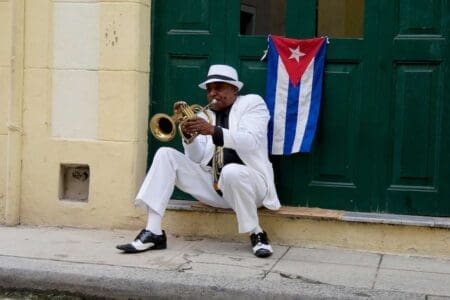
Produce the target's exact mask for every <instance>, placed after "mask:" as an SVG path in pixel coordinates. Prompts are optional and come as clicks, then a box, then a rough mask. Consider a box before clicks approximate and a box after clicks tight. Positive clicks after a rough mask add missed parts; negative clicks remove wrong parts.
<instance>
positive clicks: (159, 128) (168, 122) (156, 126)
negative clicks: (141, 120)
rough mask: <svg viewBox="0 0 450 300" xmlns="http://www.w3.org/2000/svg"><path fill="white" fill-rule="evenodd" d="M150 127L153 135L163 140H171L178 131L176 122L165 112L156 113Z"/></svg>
mask: <svg viewBox="0 0 450 300" xmlns="http://www.w3.org/2000/svg"><path fill="white" fill-rule="evenodd" d="M149 127H150V131H151V132H152V134H153V136H154V137H155V138H156V139H158V140H160V141H161V142H168V141H171V140H172V139H173V138H174V137H175V134H176V132H177V130H176V124H175V122H174V121H173V120H172V118H171V117H170V116H169V115H167V114H163V113H158V114H156V115H154V116H153V117H152V118H151V120H150V124H149Z"/></svg>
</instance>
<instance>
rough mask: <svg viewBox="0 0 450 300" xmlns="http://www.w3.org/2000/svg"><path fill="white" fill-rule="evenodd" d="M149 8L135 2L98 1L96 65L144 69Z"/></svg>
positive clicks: (147, 64) (146, 60)
mask: <svg viewBox="0 0 450 300" xmlns="http://www.w3.org/2000/svg"><path fill="white" fill-rule="evenodd" d="M149 51H150V8H149V7H147V6H145V5H142V4H139V3H136V2H108V3H101V18H100V68H101V69H104V70H136V71H144V72H148V70H149Z"/></svg>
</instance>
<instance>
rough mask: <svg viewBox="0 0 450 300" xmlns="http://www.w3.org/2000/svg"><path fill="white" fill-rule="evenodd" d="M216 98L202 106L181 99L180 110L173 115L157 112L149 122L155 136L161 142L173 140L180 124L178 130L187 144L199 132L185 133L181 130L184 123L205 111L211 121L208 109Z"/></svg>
mask: <svg viewBox="0 0 450 300" xmlns="http://www.w3.org/2000/svg"><path fill="white" fill-rule="evenodd" d="M214 102H215V100H213V101H211V102H210V103H209V104H208V105H206V106H204V107H202V106H201V105H198V104H193V105H190V106H189V105H188V104H187V103H186V102H184V101H181V104H180V109H179V110H178V112H174V114H173V115H172V116H169V115H167V114H164V113H157V114H155V115H154V116H153V117H152V118H151V119H150V123H149V127H150V131H151V133H152V134H153V136H154V137H155V138H156V139H158V140H160V141H161V142H168V141H171V140H172V139H173V138H174V137H175V135H176V126H177V124H178V130H179V132H180V135H181V136H182V137H183V139H184V141H185V142H186V143H187V144H190V143H192V141H193V140H194V139H195V138H196V137H197V135H198V133H194V134H191V135H185V134H184V133H183V131H182V130H181V128H182V126H183V123H184V122H186V121H187V120H189V119H191V118H194V117H195V116H196V115H197V114H198V113H200V112H203V113H205V114H206V117H207V118H208V122H209V123H211V122H212V119H211V116H210V115H209V113H208V112H207V111H206V110H207V109H208V108H209V107H210V106H211V104H213V103H214Z"/></svg>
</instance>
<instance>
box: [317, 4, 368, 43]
mask: <svg viewBox="0 0 450 300" xmlns="http://www.w3.org/2000/svg"><path fill="white" fill-rule="evenodd" d="M363 33H364V0H318V3H317V36H328V37H330V38H357V37H362V36H363Z"/></svg>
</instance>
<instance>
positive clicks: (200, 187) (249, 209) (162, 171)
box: [136, 147, 268, 233]
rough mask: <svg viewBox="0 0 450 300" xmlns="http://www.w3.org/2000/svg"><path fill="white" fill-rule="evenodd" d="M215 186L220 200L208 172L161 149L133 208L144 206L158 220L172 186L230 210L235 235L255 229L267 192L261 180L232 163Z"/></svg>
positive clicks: (264, 183)
mask: <svg viewBox="0 0 450 300" xmlns="http://www.w3.org/2000/svg"><path fill="white" fill-rule="evenodd" d="M218 184H219V188H220V189H221V191H222V193H223V196H220V195H219V194H217V192H216V191H215V190H214V188H213V176H212V172H211V170H205V169H204V168H202V167H201V166H200V165H199V164H198V163H195V162H193V161H192V160H190V159H189V158H188V157H187V156H185V155H184V154H183V153H181V152H179V151H177V150H175V149H173V148H169V147H161V148H159V149H158V151H157V152H156V154H155V156H154V158H153V163H152V165H151V167H150V170H149V171H148V173H147V176H146V177H145V180H144V183H143V184H142V186H141V188H140V190H139V192H138V194H137V196H136V204H137V205H140V204H145V205H146V206H148V207H149V208H151V209H152V210H154V211H155V212H157V213H158V214H159V215H160V216H161V217H162V216H163V215H164V212H165V210H166V207H167V204H168V203H169V199H170V197H171V196H172V193H173V190H174V187H175V186H176V187H178V188H179V189H180V190H182V191H183V192H185V193H188V194H190V195H192V196H193V197H194V198H195V199H197V200H199V201H201V202H203V203H205V204H208V205H210V206H214V207H220V208H231V209H233V210H234V212H235V213H236V216H237V220H238V224H239V233H244V232H250V231H252V230H253V229H255V228H256V226H258V225H259V221H258V213H257V208H258V207H260V206H262V202H263V199H264V197H265V196H266V193H267V191H268V190H267V184H266V182H265V180H264V178H263V176H262V175H261V174H260V173H258V172H256V171H254V170H252V169H250V168H249V167H247V166H245V165H240V164H234V163H232V164H227V165H226V166H225V167H223V169H222V172H221V175H220V179H219V182H218Z"/></svg>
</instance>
